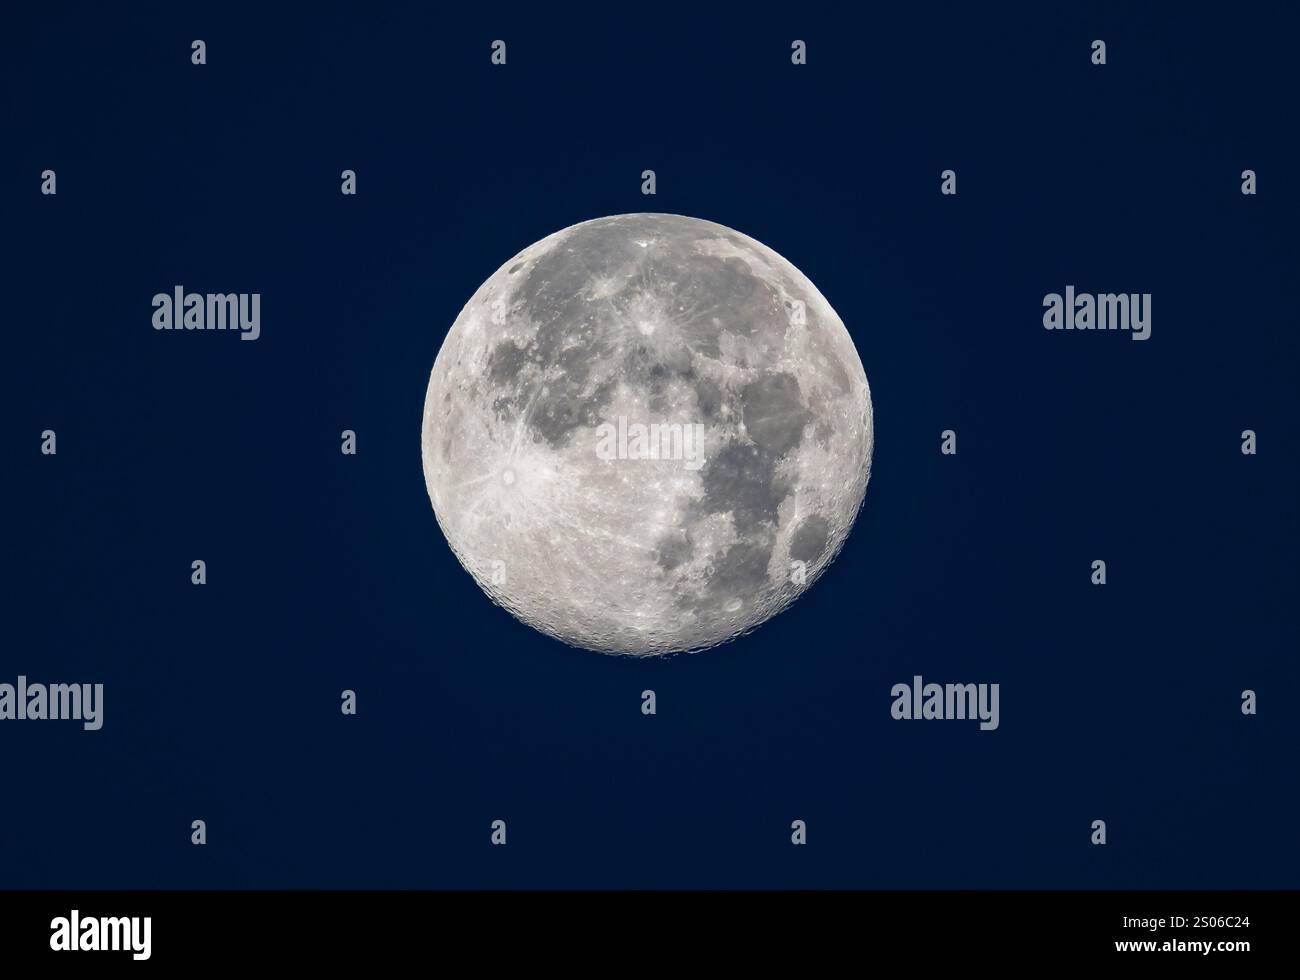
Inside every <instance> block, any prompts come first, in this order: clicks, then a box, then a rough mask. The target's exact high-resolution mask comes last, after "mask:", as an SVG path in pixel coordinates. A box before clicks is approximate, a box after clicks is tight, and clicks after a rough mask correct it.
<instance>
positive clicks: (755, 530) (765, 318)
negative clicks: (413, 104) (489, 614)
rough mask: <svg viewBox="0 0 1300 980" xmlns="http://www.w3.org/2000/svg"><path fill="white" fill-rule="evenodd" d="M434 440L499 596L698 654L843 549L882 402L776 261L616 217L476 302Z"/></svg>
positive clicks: (662, 218)
mask: <svg viewBox="0 0 1300 980" xmlns="http://www.w3.org/2000/svg"><path fill="white" fill-rule="evenodd" d="M422 446H423V455H424V474H425V483H426V486H427V487H428V491H429V498H430V500H431V501H432V502H433V509H434V513H435V514H436V515H437V519H438V523H439V525H440V526H441V528H442V530H443V533H444V534H445V535H446V537H447V541H448V542H449V543H450V544H451V547H452V550H453V551H454V552H455V554H456V556H457V558H459V559H460V561H461V563H462V564H463V565H464V566H465V568H466V569H467V570H468V571H469V572H470V574H471V575H473V576H474V578H475V580H476V581H477V582H478V583H479V585H480V586H481V587H482V589H483V590H484V592H486V593H487V594H488V596H489V597H491V599H492V600H493V601H494V602H496V603H498V604H500V605H501V606H503V607H505V608H506V609H507V610H509V611H510V612H511V613H513V614H514V615H515V616H516V617H518V618H519V619H520V620H522V621H523V622H525V623H527V624H528V625H530V626H533V627H535V628H536V629H538V630H541V631H542V632H543V633H546V634H548V635H550V636H552V637H555V638H556V639H559V640H562V641H563V642H565V643H569V644H572V645H574V646H579V647H583V648H586V649H589V650H598V651H601V652H605V653H613V654H631V655H653V654H663V653H672V652H678V651H686V650H700V649H704V648H707V647H711V646H715V645H717V644H719V643H723V642H725V641H727V640H729V639H732V638H734V637H736V636H739V635H741V634H743V633H746V632H748V631H749V630H752V629H754V628H755V627H756V626H758V625H760V624H761V623H763V622H764V621H765V620H767V619H769V618H771V617H772V616H774V615H775V614H776V613H778V612H780V611H781V610H782V609H784V608H785V607H786V606H787V605H789V604H790V603H791V602H793V601H794V599H796V598H797V597H798V596H799V594H800V593H801V592H803V591H804V590H805V589H806V588H808V587H809V586H810V585H811V584H812V583H813V582H814V581H815V580H816V578H817V577H818V576H819V575H820V574H821V573H822V571H824V570H825V568H826V567H827V565H829V564H830V562H831V561H832V560H833V559H834V557H835V555H836V554H837V553H838V551H839V549H840V546H841V545H842V544H843V542H844V539H845V538H846V537H847V535H848V533H849V530H850V528H851V527H852V525H853V521H854V518H855V517H856V515H857V512H858V509H859V507H860V506H861V504H862V499H863V496H864V494H865V492H866V486H867V479H868V476H869V475H870V470H871V450H872V411H871V394H870V390H869V388H868V386H867V378H866V375H865V373H864V372H863V369H862V364H861V362H860V361H859V359H858V355H857V352H856V351H855V350H854V347H853V342H852V340H850V338H849V335H848V332H847V331H846V330H845V329H844V324H843V323H842V322H841V321H840V318H839V317H838V316H837V315H836V313H835V311H834V310H833V309H831V307H830V304H829V303H827V302H826V300H825V298H824V297H823V296H822V295H821V293H819V292H818V291H817V289H816V287H815V286H813V284H812V283H811V282H809V281H808V279H807V277H805V276H804V275H803V274H802V273H801V272H800V271H799V270H798V269H796V268H795V267H794V266H792V265H791V264H790V263H789V262H787V261H786V260H785V259H783V258H782V257H781V256H779V255H777V254H776V253H775V252H773V251H772V250H771V249H769V248H766V247H765V246H763V245H761V244H760V243H758V242H756V241H754V240H753V239H751V238H748V237H746V236H745V235H742V234H740V233H739V232H736V231H732V230H731V229H729V228H725V227H723V226H721V225H716V224H712V223H711V222H707V221H701V220H698V219H695V218H687V217H682V216H678V215H667V214H627V215H617V216H614V217H609V218H600V219H597V220H595V221H587V222H583V223H582V224H578V225H574V226H572V227H570V228H566V229H564V230H563V231H560V232H557V233H556V234H554V235H551V236H549V237H547V238H544V239H543V240H542V241H540V242H537V243H536V244H534V245H531V246H530V247H528V248H526V249H524V251H522V252H520V253H519V254H518V255H516V256H515V257H514V258H513V259H511V260H510V261H509V262H507V263H505V264H504V265H503V266H502V267H501V268H500V269H498V270H497V271H496V272H495V273H494V274H493V275H492V276H491V277H490V278H489V279H488V280H487V281H486V282H485V283H484V284H483V285H482V286H481V287H480V288H479V289H478V291H477V292H476V293H475V294H474V296H473V297H472V298H471V299H470V301H469V303H468V304H466V306H465V308H464V309H463V310H462V311H461V313H460V316H459V317H457V319H456V322H455V324H453V326H452V328H451V330H450V332H449V333H448V335H447V338H446V340H445V341H444V343H443V345H442V349H441V350H440V351H439V353H438V358H437V361H436V363H435V364H434V367H433V373H432V375H431V377H430V379H429V388H428V392H427V395H426V397H425V406H424V421H423V432H422Z"/></svg>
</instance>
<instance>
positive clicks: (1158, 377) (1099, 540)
mask: <svg viewBox="0 0 1300 980" xmlns="http://www.w3.org/2000/svg"><path fill="white" fill-rule="evenodd" d="M186 6H187V8H189V9H187V10H185V11H181V10H178V9H175V5H162V4H132V5H129V6H124V7H121V8H118V9H112V8H110V7H107V6H104V5H97V4H75V5H67V4H53V5H50V4H44V5H41V6H40V7H39V8H36V7H33V8H30V9H24V10H21V11H18V10H16V11H13V12H10V13H8V14H7V15H6V20H7V22H8V23H7V25H6V26H7V29H6V31H5V32H4V35H5V36H4V40H3V41H2V42H0V44H2V45H3V48H2V51H3V57H0V79H2V80H3V85H2V86H0V89H2V91H3V94H2V95H0V100H2V101H0V106H2V107H3V110H2V111H3V116H4V130H3V131H4V133H5V136H6V139H5V152H4V153H3V154H0V178H2V180H0V227H3V229H4V233H5V237H6V238H7V240H8V244H9V248H8V249H7V251H8V253H9V258H8V260H7V261H6V263H5V267H6V270H7V272H8V275H7V276H6V288H5V304H6V306H5V312H6V316H5V322H6V325H7V330H6V336H7V339H8V349H7V352H6V356H5V357H4V358H3V359H0V363H3V368H2V370H3V372H4V384H3V385H2V386H0V389H2V390H3V395H2V396H0V397H2V398H3V408H4V418H5V420H6V423H7V424H6V426H5V430H6V438H7V442H8V450H7V452H6V459H7V461H8V466H7V467H6V470H5V484H6V486H7V487H8V489H9V491H10V492H11V494H12V496H11V498H10V504H9V506H10V510H11V521H10V528H9V542H8V548H7V549H6V550H7V553H8V560H7V561H5V562H4V563H3V566H2V567H3V569H4V570H3V575H4V580H3V582H2V583H0V585H3V589H4V594H5V595H6V597H7V599H8V602H7V604H6V605H7V609H8V616H7V623H8V629H7V635H6V637H5V641H4V643H3V644H2V645H0V682H3V681H10V682H12V680H13V679H14V678H16V676H17V675H18V674H20V673H22V674H26V675H28V676H29V677H30V678H32V679H33V680H43V681H69V682H71V681H81V680H84V681H88V682H91V681H102V682H103V683H105V685H106V695H105V697H106V706H105V726H104V729H103V730H102V731H100V732H95V733H90V732H83V731H82V730H81V729H80V727H79V726H74V725H67V724H53V723H35V722H33V723H21V724H19V723H14V724H5V725H0V768H2V769H3V771H4V773H5V776H4V778H5V782H6V785H7V786H8V788H9V789H8V791H7V792H6V793H5V794H4V796H5V801H6V802H5V805H4V806H3V807H0V869H3V870H2V871H0V884H3V885H6V886H15V887H110V886H111V887H155V886H167V887H197V888H205V887H231V886H252V887H261V886H282V887H299V886H302V887H318V886H342V887H348V886H402V887H440V886H451V887H488V886H492V887H495V886H506V887H555V886H558V887H567V886H616V887H618V886H650V887H665V886H686V887H692V886H707V887H750V886H759V887H796V886H797V887H821V886H840V887H866V886H871V887H936V886H945V887H958V888H966V887H1026V886H1033V887H1085V888H1087V887H1120V888H1127V887H1206V888H1216V887H1252V886H1275V887H1276V886H1288V885H1289V886H1295V885H1296V884H1297V879H1298V871H1300V860H1298V855H1300V848H1297V844H1296V841H1295V835H1294V827H1295V824H1296V820H1297V816H1300V814H1298V813H1297V802H1298V796H1297V786H1296V780H1295V772H1294V769H1295V765H1294V761H1295V752H1296V746H1297V744H1298V739H1297V736H1298V734H1300V729H1298V726H1297V722H1296V713H1295V710H1294V706H1295V703H1296V698H1297V681H1300V670H1298V668H1297V665H1296V650H1297V640H1298V639H1300V637H1298V636H1297V632H1298V630H1297V625H1296V614H1295V596H1296V592H1297V586H1298V585H1300V582H1298V581H1297V579H1298V575H1297V566H1296V551H1297V543H1298V539H1300V527H1298V525H1297V500H1298V499H1300V494H1297V489H1298V488H1297V476H1298V474H1300V470H1298V468H1297V467H1298V464H1297V448H1298V442H1300V430H1298V426H1297V417H1298V415H1297V407H1298V405H1297V401H1298V396H1297V386H1296V372H1297V345H1296V339H1295V338H1296V326H1297V323H1296V312H1295V310H1296V307H1295V302H1294V296H1293V286H1294V282H1295V272H1296V269H1297V259H1298V258H1300V256H1298V255H1297V245H1296V235H1295V223H1296V218H1297V215H1300V208H1298V207H1297V191H1296V184H1297V180H1296V173H1297V166H1296V164H1297V159H1296V157H1297V154H1296V150H1297V143H1296V136H1295V126H1294V123H1293V117H1294V105H1293V102H1294V96H1295V93H1296V91H1297V90H1298V87H1297V84H1296V68H1295V59H1294V52H1293V50H1292V49H1293V46H1294V38H1295V34H1296V26H1297V24H1296V20H1295V16H1294V15H1292V14H1286V15H1283V14H1280V13H1277V12H1275V11H1269V10H1263V11H1261V10H1257V9H1254V8H1251V9H1243V8H1233V7H1230V6H1229V5H1226V4H1225V5H1222V6H1221V8H1220V9H1219V11H1217V12H1214V11H1211V10H1209V9H1208V8H1206V9H1198V10H1195V11H1188V10H1183V9H1180V10H1179V11H1178V13H1177V16H1176V19H1172V20H1166V19H1164V18H1163V17H1162V16H1160V15H1158V14H1156V13H1153V12H1151V11H1150V10H1147V9H1136V10H1135V9H1129V8H1130V6H1131V5H1124V4H1114V5H1104V6H1099V5H1071V6H1070V7H1069V9H1068V10H1061V9H1057V5H1050V6H1044V5H1024V6H1012V7H1010V8H1007V9H1004V10H1003V11H1002V12H1000V13H990V12H989V11H987V10H982V9H981V10H974V9H968V8H967V7H966V6H965V5H960V6H959V5H942V4H941V5H938V6H936V5H934V4H927V5H925V6H924V7H921V8H912V9H908V8H906V7H900V8H898V9H889V10H862V9H848V8H843V9H841V10H840V11H839V12H837V13H836V14H835V15H834V16H828V15H827V16H822V15H818V14H816V13H814V12H811V11H809V10H807V9H805V7H804V6H798V7H789V8H786V9H784V10H765V9H763V8H755V7H753V6H744V7H738V8H736V9H735V10H734V11H733V12H715V11H714V10H713V9H711V8H707V7H704V6H701V5H692V6H689V7H682V8H676V9H674V8H671V7H661V6H652V7H648V8H632V7H609V8H607V9H605V10H604V11H603V12H602V13H600V14H599V16H598V19H595V20H587V19H579V18H576V17H573V16H570V15H565V14H562V13H560V12H558V11H557V10H556V9H555V8H553V7H536V8H533V9H531V10H530V11H527V12H523V13H519V14H515V13H511V12H509V11H505V10H500V9H497V8H495V7H493V8H488V7H478V8H475V9H474V10H472V11H459V10H447V9H443V8H441V7H439V6H437V5H411V6H409V7H406V6H404V7H385V8H383V9H381V10H378V11H374V10H371V9H368V8H367V7H365V6H357V5H346V6H342V5H340V6H332V5H321V6H312V7H305V6H304V7H303V8H301V9H300V10H297V11H292V12H291V11H290V9H289V8H279V7H275V6H267V5H248V6H241V5H235V4H212V5H207V6H198V5H186ZM1277 9H1279V10H1280V9H1281V8H1280V7H1279V8H1277ZM194 38H203V39H204V40H205V41H206V42H207V46H208V64H207V65H205V66H202V67H196V66H193V65H191V64H190V61H189V54H190V42H191V40H193V39H194ZM494 38H503V39H505V40H506V41H507V42H508V45H509V48H508V51H509V61H508V64H507V65H506V66H505V67H504V68H493V67H492V66H491V65H489V63H488V54H489V44H490V42H491V40H493V39H494ZM794 38H801V39H805V40H806V41H807V42H808V49H809V63H808V65H807V66H804V67H800V68H795V67H794V66H792V65H791V64H790V63H789V49H790V41H791V40H792V39H794ZM1094 38H1103V39H1105V40H1106V42H1107V45H1108V64H1107V65H1106V66H1105V67H1102V68H1098V67H1094V66H1092V65H1091V64H1090V63H1089V45H1090V42H1091V41H1092V40H1093V39H1094ZM949 167H951V168H953V169H955V170H956V171H957V173H958V181H959V194H958V196H957V197H955V198H944V197H941V196H940V194H939V192H938V188H939V173H940V171H942V170H943V169H945V168H949ZM1247 167H1249V168H1252V169H1255V170H1256V171H1257V172H1258V174H1259V194H1258V195H1257V196H1255V197H1245V196H1243V195H1242V194H1240V192H1239V185H1240V178H1239V175H1240V173H1241V171H1242V170H1243V169H1245V168H1247ZM46 168H53V169H55V170H56V171H57V173H58V194H57V196H56V197H43V196H41V195H40V193H39V174H40V172H41V171H42V170H44V169H46ZM344 168H352V169H355V170H356V171H357V174H358V181H359V194H358V195H357V196H356V197H355V198H346V197H343V196H341V195H340V194H339V191H338V183H339V180H338V178H339V173H340V171H341V170H343V169H344ZM646 168H650V169H654V170H655V171H656V173H657V176H658V194H657V195H656V196H655V197H654V198H646V197H643V196H642V195H641V194H640V193H639V189H640V174H641V171H642V170H643V169H646ZM641 210H656V211H668V212H676V213H683V214H690V215H695V216H698V217H702V218H707V219H709V220H713V221H717V222H720V223H722V224H725V225H728V226H730V227H733V228H736V229H737V230H739V231H742V232H744V233H746V234H748V235H750V236H752V237H754V238H756V239H758V240H759V241H762V242H763V243H765V244H767V245H769V246H770V247H772V248H774V249H775V250H777V251H778V252H780V253H781V254H782V255H784V256H786V257H787V258H788V259H790V261H792V262H793V263H794V264H795V265H796V266H798V267H799V268H800V269H801V270H803V271H804V272H805V273H806V274H807V275H808V276H809V277H810V278H811V279H812V280H813V282H814V283H816V284H817V286H818V287H819V289H820V290H821V291H822V292H823V293H824V294H825V295H826V297H827V298H828V299H829V300H830V302H831V303H832V305H834V307H835V308H836V310H837V311H838V312H839V314H840V315H841V317H842V318H843V320H844V322H845V324H846V325H847V327H848V329H849V331H850V333H851V334H852V336H853V339H854V341H855V343H856V344H857V347H858V351H859V353H860V355H861V359H862V362H863V365H864V367H865V369H866V372H867V376H868V378H869V380H870V383H871V387H872V393H873V396H874V399H875V410H876V426H877V428H876V457H875V466H874V471H873V477H872V481H871V484H870V486H869V488H868V491H867V502H866V506H865V509H864V511H863V512H862V514H861V516H860V518H859V521H858V523H857V526H856V527H855V529H854V531H853V533H852V535H851V537H850V538H849V541H848V543H847V545H846V547H845V549H844V551H843V553H842V556H841V558H840V559H839V561H838V562H837V563H836V564H835V565H834V566H833V567H832V568H831V569H830V570H829V572H828V573H827V574H826V575H825V576H824V577H823V578H822V580H821V581H820V582H819V583H818V584H817V585H816V587H815V588H814V589H813V590H812V591H811V592H809V593H808V594H807V595H806V596H805V597H804V598H802V599H801V600H800V601H799V602H798V603H797V604H796V605H795V606H794V607H792V608H791V609H790V610H789V611H788V612H787V613H785V614H783V615H781V616H780V617H778V618H777V619H775V620H773V621H772V622H770V623H768V624H767V625H765V626H764V627H762V628H761V629H760V630H759V631H758V632H757V633H755V634H754V635H752V636H750V637H747V638H745V639H743V640H741V641H740V642H737V643H735V644H732V645H729V646H727V647H725V648H722V649H719V650H716V651H713V652H710V653H707V654H703V655H698V656H694V657H679V658H675V659H670V660H666V661H658V662H634V661H626V660H618V659H613V658H607V657H602V656H598V655H595V654H590V653H584V652H581V651H576V650H570V649H567V648H565V647H562V646H560V645H559V644H557V643H555V642H553V641H551V640H548V639H546V638H545V637H543V636H541V635H540V634H537V633H535V632H533V631H531V630H529V629H528V628H526V627H524V626H522V625H520V624H518V623H517V622H515V621H514V620H513V619H511V618H510V617H509V616H507V615H506V614H505V613H504V612H502V611H501V610H499V609H497V608H495V607H493V606H492V605H491V604H490V603H489V601H488V600H487V599H486V598H485V597H484V596H483V595H482V593H481V592H480V591H479V590H478V588H477V586H475V584H474V583H473V581H472V580H471V579H470V578H469V576H468V575H466V574H465V573H464V571H463V570H461V568H460V567H459V565H458V564H457V563H456V561H455V559H454V557H453V555H452V554H451V552H450V550H449V549H448V548H447V546H446V544H445V542H444V540H443V538H442V536H441V533H440V532H439V530H438V527H437V525H436V523H435V521H434V518H433V514H432V510H431V507H430V505H429V501H428V498H427V496H426V493H425V489H424V485H423V480H422V475H421V471H420V454H419V426H420V415H421V408H422V399H423V395H424V386H425V384H426V382H427V379H428V374H429V370H430V368H431V366H432V364H433V359H434V357H435V355H436V354H437V351H438V347H439V345H440V344H441V341H442V338H443V336H444V335H445V333H446V331H447V329H448V327H449V326H450V325H451V323H452V321H453V320H454V319H455V317H456V314H457V313H458V312H459V310H460V308H461V306H462V305H463V304H464V302H465V301H466V300H467V299H468V298H469V296H470V294H471V293H472V292H473V291H474V289H476V288H477V287H478V285H479V284H480V283H481V282H482V281H483V279H485V278H486V277H487V276H488V275H490V274H491V272H492V271H494V270H495V269H496V268H497V267H498V266H499V265H500V264H501V263H502V262H503V261H504V260H505V259H507V258H509V257H510V256H511V255H513V254H514V253H515V252H517V251H518V250H519V249H521V248H523V247H524V246H526V245H528V244H530V243H531V242H533V241H536V240H537V239H539V238H541V237H543V236H545V235H547V234H549V233H551V232H553V231H556V230H558V229H560V228H562V227H565V226H567V225H570V224H572V223H574V222H577V221H581V220H584V219H587V218H592V217H597V216H600V215H604V214H611V213H619V212H626V211H641ZM177 283H180V284H184V285H186V286H187V287H189V288H192V289H202V290H207V289H214V290H218V289H219V290H233V291H247V292H253V291H258V292H260V293H261V294H262V320H263V323H262V336H261V338H260V339H259V340H258V341H257V342H256V343H240V342H238V341H237V340H236V339H235V338H234V337H233V336H229V335H204V336H192V335H186V334H173V333H163V332H155V331H154V330H152V329H151V328H150V315H151V308H150V298H151V297H152V296H153V295H154V294H155V293H157V292H160V291H166V290H169V289H170V288H171V287H172V286H173V285H174V284H177ZM1067 284H1074V285H1076V286H1077V287H1078V288H1079V289H1081V290H1093V291H1098V292H1103V291H1126V292H1150V293H1151V294H1152V296H1153V329H1152V338H1151V340H1149V341H1148V342H1146V343H1133V342H1131V341H1130V340H1129V338H1128V337H1127V336H1126V335H1123V334H1118V333H1116V334H1106V335H1094V334H1073V333H1070V334H1062V333H1051V332H1048V331H1045V330H1043V329H1042V326H1041V315H1042V305H1041V304H1042V297H1043V296H1044V294H1046V293H1049V292H1060V291H1062V290H1063V289H1064V287H1065V286H1066V285H1067ZM46 428H53V429H55V430H57V432H58V440H59V442H58V447H59V452H58V455H57V457H53V458H47V457H42V456H41V455H40V454H39V452H38V444H39V433H40V432H41V430H43V429H46ZM344 428H352V429H354V430H356V431H357V433H358V435H359V445H360V453H359V455H358V456H356V457H355V458H347V457H343V456H342V455H340V453H339V452H338V434H339V431H340V430H341V429H344ZM945 428H954V429H956V430H957V431H958V433H959V440H960V442H959V453H958V455H957V456H956V457H954V458H946V457H942V456H940V454H939V451H938V446H939V432H940V431H941V430H942V429H945ZM1244 428H1253V429H1255V430H1257V432H1258V433H1259V454H1258V455H1257V456H1254V457H1244V456H1242V455H1241V453H1240V452H1239V450H1238V446H1239V441H1240V439H1239V436H1240V432H1241V430H1242V429H1244ZM195 558H202V559H204V560H206V561H207V563H208V567H209V584H208V585H207V586H206V587H204V588H201V589H200V588H195V587H193V586H191V585H190V582H189V575H190V562H191V561H192V560H193V559H195ZM1096 558H1103V559H1105V560H1106V561H1107V562H1108V565H1109V584H1108V585H1107V586H1106V587H1105V588H1095V587H1093V586H1091V585H1090V584H1089V566H1090V563H1091V562H1092V561H1093V560H1094V559H1096ZM917 673H919V674H922V675H924V676H925V677H926V678H927V679H934V680H937V681H941V682H942V681H987V682H998V683H999V684H1000V685H1001V726H1000V728H999V729H998V731H996V732H991V733H985V732H980V731H979V730H978V729H977V728H976V727H975V726H974V725H966V724H960V723H953V724H941V723H904V722H895V721H892V720H891V718H890V715H889V705H890V697H889V690H890V688H891V686H892V685H893V684H894V683H896V682H899V681H908V680H909V679H910V678H911V677H912V675H913V674H917ZM344 688H351V689H355V690H356V691H357V692H358V695H359V703H360V713H359V714H358V715H357V717H355V718H344V717H342V716H341V715H340V713H339V711H338V698H339V692H340V691H341V690H342V689H344ZM645 688H654V689H655V690H656V691H657V692H658V698H659V706H658V708H659V710H658V714H657V716H655V717H654V718H645V717H643V716H642V715H641V714H640V712H639V710H638V707H639V703H640V701H639V694H640V692H641V691H642V690H643V689H645ZM1245 688H1252V689H1255V690H1256V691H1258V692H1259V714H1258V715H1257V716H1255V717H1251V718H1247V717H1244V716H1243V715H1242V714H1241V712H1240V711H1239V708H1238V703H1239V699H1240V692H1241V691H1242V690H1243V689H1245ZM195 818H203V819H205V820H206V821H207V823H208V833H209V843H208V845H207V846H206V847H204V848H197V847H192V846H191V845H190V844H189V833H190V831H189V827H190V821H191V820H193V819H195ZM495 818H504V819H506V820H508V821H509V826H510V844H509V846H508V847H506V848H493V847H491V846H489V844H488V825H489V823H490V821H491V820H493V819H495ZM795 818H802V819H804V820H806V821H808V825H809V841H810V843H809V846H807V847H805V848H795V847H792V846H791V845H790V843H789V824H790V821H791V820H792V819H795ZM1097 818H1102V819H1105V820H1106V821H1107V823H1108V831H1109V843H1108V844H1107V846H1106V847H1104V848H1099V847H1092V846H1090V845H1089V843H1088V836H1089V825H1090V823H1091V821H1092V820H1094V819H1097Z"/></svg>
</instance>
